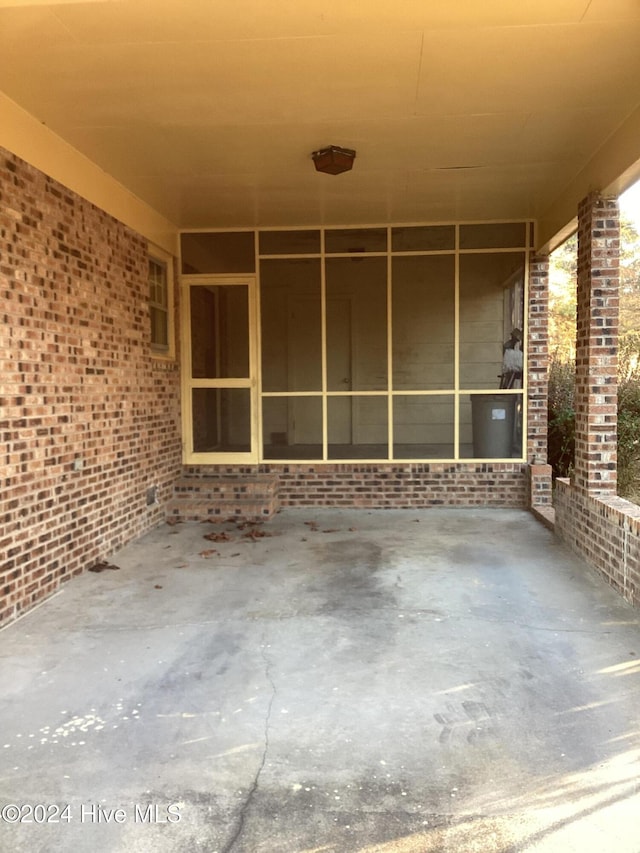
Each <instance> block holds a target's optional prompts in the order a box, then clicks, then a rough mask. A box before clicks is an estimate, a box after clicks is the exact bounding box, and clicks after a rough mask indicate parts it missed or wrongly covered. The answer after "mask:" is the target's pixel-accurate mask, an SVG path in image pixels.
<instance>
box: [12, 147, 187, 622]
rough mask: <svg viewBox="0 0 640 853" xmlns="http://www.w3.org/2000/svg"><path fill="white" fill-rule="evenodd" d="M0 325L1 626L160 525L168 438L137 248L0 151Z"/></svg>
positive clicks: (171, 386)
mask: <svg viewBox="0 0 640 853" xmlns="http://www.w3.org/2000/svg"><path fill="white" fill-rule="evenodd" d="M0 319H1V322H0V362H1V363H0V434H1V436H2V463H1V466H0V477H1V481H0V482H1V485H2V491H1V493H0V623H1V622H6V621H8V620H11V619H12V618H14V617H16V616H17V615H19V614H20V613H21V612H22V611H24V610H25V609H27V608H29V607H30V606H32V605H34V604H35V603H36V602H38V601H39V600H40V599H43V598H44V597H46V596H47V595H50V594H51V593H53V592H54V591H55V590H56V589H57V588H58V587H59V585H60V583H61V582H62V581H64V580H66V579H67V578H69V577H71V576H72V575H76V574H78V573H79V572H81V571H83V570H84V569H86V568H88V567H89V566H91V565H92V564H94V563H96V561H98V560H100V559H104V558H105V557H107V556H108V555H109V554H110V553H111V552H112V551H113V550H114V549H115V548H117V547H119V546H121V545H123V544H124V543H125V542H127V541H129V540H130V539H132V538H134V537H135V536H137V535H139V534H140V533H142V532H143V531H145V530H147V529H148V528H150V527H151V526H153V525H155V524H157V523H158V522H159V521H160V520H161V518H163V517H164V507H163V503H164V502H165V501H166V500H167V499H168V497H169V495H170V493H171V491H172V487H173V482H174V480H175V478H176V477H177V475H178V473H179V470H180V438H179V408H178V406H179V377H178V368H177V365H176V364H175V363H173V362H166V361H160V360H155V359H152V358H151V357H150V349H149V315H148V285H147V245H146V242H145V240H144V239H142V238H141V237H140V236H138V235H137V234H135V233H134V232H133V231H131V230H130V229H129V228H127V227H125V226H124V225H122V224H121V223H119V222H117V221H116V220H114V219H113V218H111V217H110V216H108V215H107V214H106V213H104V212H103V211H101V210H100V209H98V208H96V207H95V206H93V205H91V204H89V203H88V202H87V201H85V200H84V199H82V198H80V197H79V196H77V195H75V194H74V193H72V192H70V191H68V190H66V189H65V188H64V187H63V186H61V185H59V184H58V183H56V182H55V181H53V180H51V179H50V178H48V177H47V176H45V175H43V174H42V173H40V172H38V170H36V169H34V168H32V167H31V166H29V165H28V164H26V163H25V162H24V161H22V160H20V159H19V158H16V157H14V156H13V155H11V154H9V153H8V152H6V151H4V150H3V149H0ZM152 486H157V487H158V498H159V503H158V504H154V505H151V506H147V500H146V499H147V489H148V488H149V487H152Z"/></svg>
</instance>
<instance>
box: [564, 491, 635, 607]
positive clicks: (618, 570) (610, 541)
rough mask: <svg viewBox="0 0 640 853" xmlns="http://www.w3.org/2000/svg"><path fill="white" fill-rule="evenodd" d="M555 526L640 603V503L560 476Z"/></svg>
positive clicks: (627, 596) (620, 589) (626, 595)
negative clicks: (600, 492) (579, 486)
mask: <svg viewBox="0 0 640 853" xmlns="http://www.w3.org/2000/svg"><path fill="white" fill-rule="evenodd" d="M554 505H555V530H556V533H558V535H559V536H560V537H561V539H562V540H563V541H564V542H566V543H567V544H568V545H569V547H570V548H571V549H572V550H573V551H575V553H576V554H579V555H580V556H581V557H582V558H583V559H585V560H587V561H588V562H589V563H590V564H591V565H592V566H593V567H594V568H595V569H596V570H597V571H598V572H599V573H600V574H601V575H602V576H603V577H604V578H605V579H606V580H607V582H608V583H609V584H611V586H612V587H613V588H614V589H615V590H617V591H618V592H619V593H620V594H621V595H622V596H624V598H625V599H626V600H627V601H628V602H629V603H630V604H632V605H633V606H634V607H640V507H639V506H637V505H636V504H632V503H630V502H629V501H627V500H625V499H624V498H619V497H616V496H615V495H590V494H588V493H587V492H585V491H583V490H580V489H576V488H574V487H573V486H572V485H571V484H570V483H569V481H568V480H565V479H558V480H556V494H555V501H554Z"/></svg>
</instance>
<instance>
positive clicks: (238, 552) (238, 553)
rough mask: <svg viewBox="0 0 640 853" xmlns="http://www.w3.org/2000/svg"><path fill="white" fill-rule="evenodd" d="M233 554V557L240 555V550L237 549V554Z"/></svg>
mask: <svg viewBox="0 0 640 853" xmlns="http://www.w3.org/2000/svg"><path fill="white" fill-rule="evenodd" d="M231 556H232V557H239V556H240V551H236V553H235V554H232V555H231Z"/></svg>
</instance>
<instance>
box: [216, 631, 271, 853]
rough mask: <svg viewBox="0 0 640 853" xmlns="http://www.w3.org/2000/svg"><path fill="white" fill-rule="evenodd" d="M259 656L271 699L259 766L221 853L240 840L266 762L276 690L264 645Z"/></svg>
mask: <svg viewBox="0 0 640 853" xmlns="http://www.w3.org/2000/svg"><path fill="white" fill-rule="evenodd" d="M260 654H261V656H262V660H263V661H264V675H265V678H266V680H267V681H268V682H269V684H270V685H271V698H270V699H269V704H268V705H267V713H266V714H265V720H264V749H263V750H262V758H261V759H260V764H259V765H258V768H257V770H256V774H255V776H254V777H253V782H252V783H251V787H250V788H249V791H248V793H247V796H246V798H245V801H244V803H243V804H242V808H241V809H240V815H239V817H238V825H237V827H236V831H235V832H234V834H233V836H232V838H231V839H230V841H229V842H228V843H227V845H226V846H225V847H224V848H223V850H222V853H231V851H232V850H233V848H234V847H235V846H236V843H237V842H238V841H239V840H240V837H241V835H242V833H243V831H244V825H245V820H246V817H247V813H248V811H249V809H250V807H251V803H252V802H253V798H254V796H255V794H256V791H257V790H258V786H259V784H260V776H261V774H262V771H263V770H264V766H265V764H266V761H267V753H268V751H269V726H270V724H271V711H272V709H273V703H274V701H275V698H276V694H277V692H278V691H277V689H276V685H275V682H274V680H273V678H272V677H271V662H270V660H269V658H268V657H267V654H266V652H265V644H264V642H263V643H262V645H261V647H260Z"/></svg>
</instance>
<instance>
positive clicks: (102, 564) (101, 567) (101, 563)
mask: <svg viewBox="0 0 640 853" xmlns="http://www.w3.org/2000/svg"><path fill="white" fill-rule="evenodd" d="M105 569H111V570H112V571H118V570H119V569H120V566H114V565H113V564H112V563H107V561H106V560H98V562H97V563H95V565H93V566H89V569H88V571H90V572H104V571H105Z"/></svg>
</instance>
